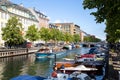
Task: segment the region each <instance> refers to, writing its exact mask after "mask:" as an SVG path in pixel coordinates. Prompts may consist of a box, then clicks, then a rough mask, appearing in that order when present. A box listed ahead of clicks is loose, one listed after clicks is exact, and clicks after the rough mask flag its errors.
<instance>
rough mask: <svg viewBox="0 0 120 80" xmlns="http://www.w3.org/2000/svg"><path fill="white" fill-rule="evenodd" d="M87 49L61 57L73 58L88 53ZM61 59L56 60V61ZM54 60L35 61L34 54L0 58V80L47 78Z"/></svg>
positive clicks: (67, 53) (69, 52)
mask: <svg viewBox="0 0 120 80" xmlns="http://www.w3.org/2000/svg"><path fill="white" fill-rule="evenodd" d="M88 50H89V49H88V48H84V49H83V48H81V49H77V50H72V51H67V52H66V55H65V56H63V57H67V58H74V56H75V55H76V54H81V53H86V52H88ZM59 60H62V58H61V57H60V58H57V61H59ZM53 64H54V58H52V59H43V60H37V59H36V58H35V54H30V55H23V56H15V57H9V58H0V80H9V79H10V78H13V77H15V76H18V75H22V74H29V75H39V76H43V77H47V76H48V75H50V74H51V72H52V68H53Z"/></svg>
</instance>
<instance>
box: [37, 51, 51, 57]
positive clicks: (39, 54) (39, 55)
mask: <svg viewBox="0 0 120 80" xmlns="http://www.w3.org/2000/svg"><path fill="white" fill-rule="evenodd" d="M52 54H53V53H39V52H37V53H36V54H35V55H36V58H46V57H48V56H50V55H52Z"/></svg>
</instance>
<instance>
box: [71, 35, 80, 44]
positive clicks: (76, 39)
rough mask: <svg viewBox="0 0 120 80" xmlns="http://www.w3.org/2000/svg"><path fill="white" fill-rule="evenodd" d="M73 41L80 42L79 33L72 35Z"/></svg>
mask: <svg viewBox="0 0 120 80" xmlns="http://www.w3.org/2000/svg"><path fill="white" fill-rule="evenodd" d="M73 39H74V42H76V43H77V42H80V35H79V34H74V35H73Z"/></svg>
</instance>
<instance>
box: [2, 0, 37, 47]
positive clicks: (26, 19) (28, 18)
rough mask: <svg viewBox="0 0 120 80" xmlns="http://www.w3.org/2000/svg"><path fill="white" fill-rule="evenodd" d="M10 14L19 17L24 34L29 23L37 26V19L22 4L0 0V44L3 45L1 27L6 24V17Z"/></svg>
mask: <svg viewBox="0 0 120 80" xmlns="http://www.w3.org/2000/svg"><path fill="white" fill-rule="evenodd" d="M12 16H16V17H17V18H19V21H20V22H21V23H22V28H23V33H24V34H25V32H26V31H27V30H28V27H29V26H30V25H33V24H34V25H35V26H36V27H38V20H37V19H36V18H35V16H34V15H33V14H32V13H31V11H30V10H28V9H27V8H25V7H23V5H17V4H14V3H12V2H10V1H8V0H0V45H4V41H3V40H2V35H1V34H2V31H1V28H2V27H5V26H6V23H7V22H8V19H9V18H10V17H12Z"/></svg>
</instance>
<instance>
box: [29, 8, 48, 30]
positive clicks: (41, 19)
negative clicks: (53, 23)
mask: <svg viewBox="0 0 120 80" xmlns="http://www.w3.org/2000/svg"><path fill="white" fill-rule="evenodd" d="M29 10H30V11H31V12H32V14H33V15H34V16H35V17H36V19H37V20H38V21H39V28H41V27H45V28H49V18H48V17H47V16H46V15H44V14H43V13H42V12H40V11H38V10H35V8H29Z"/></svg>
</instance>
